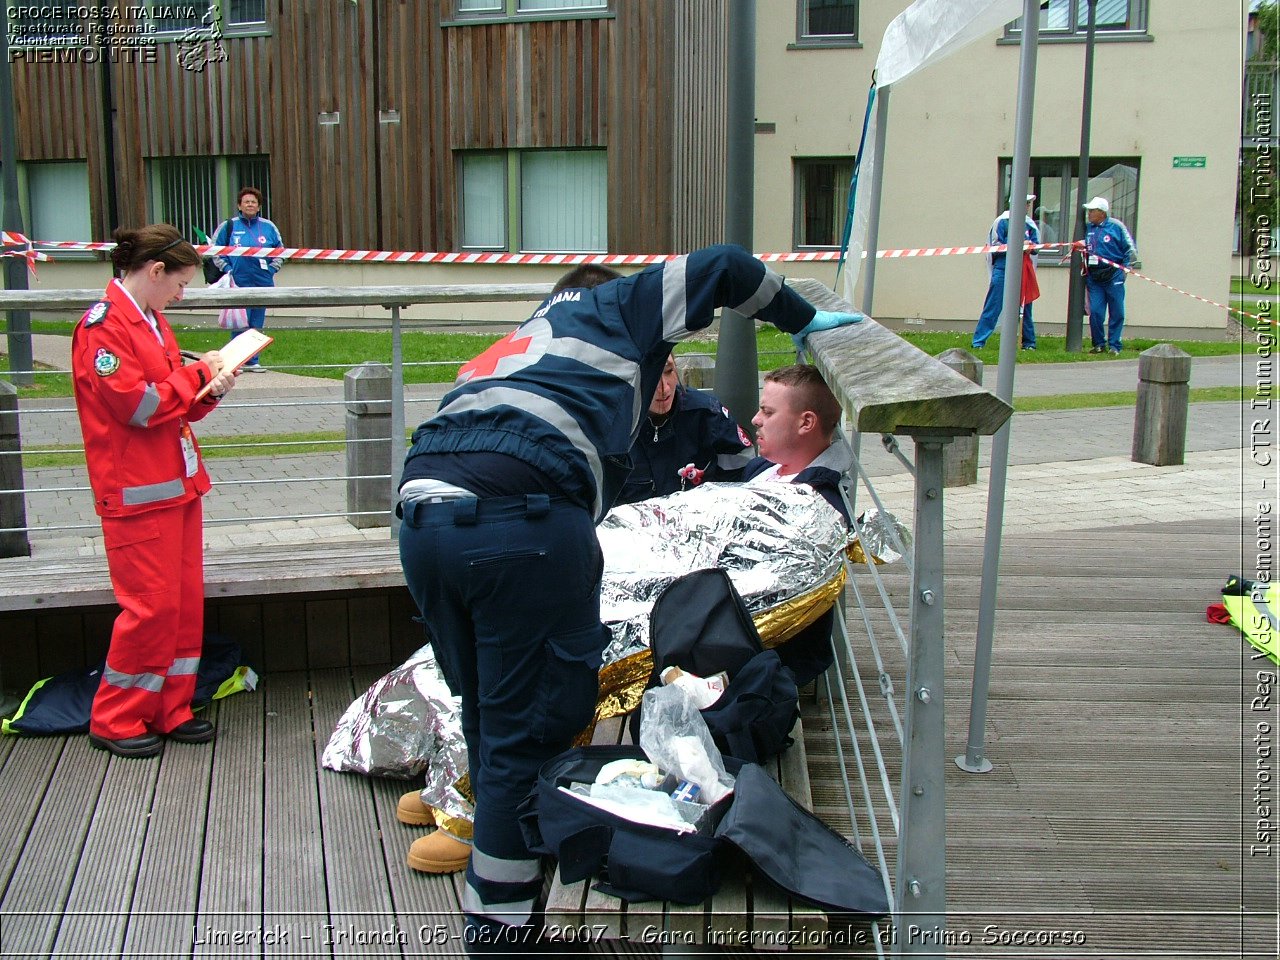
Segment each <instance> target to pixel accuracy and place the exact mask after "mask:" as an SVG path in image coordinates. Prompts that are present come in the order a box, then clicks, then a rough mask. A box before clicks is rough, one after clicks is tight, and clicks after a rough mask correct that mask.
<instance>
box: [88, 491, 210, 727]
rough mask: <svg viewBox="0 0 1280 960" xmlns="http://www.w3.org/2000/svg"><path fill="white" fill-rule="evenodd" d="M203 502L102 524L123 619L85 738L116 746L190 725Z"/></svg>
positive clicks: (199, 625) (200, 619)
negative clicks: (118, 742) (149, 733)
mask: <svg viewBox="0 0 1280 960" xmlns="http://www.w3.org/2000/svg"><path fill="white" fill-rule="evenodd" d="M200 510H201V508H200V498H199V497H193V498H192V499H191V500H188V501H187V502H186V503H182V504H179V505H178V506H175V507H165V508H162V509H159V510H151V511H148V512H147V513H142V514H137V515H135V516H131V517H103V518H102V533H103V537H104V539H105V541H106V547H107V568H108V570H110V572H111V586H112V588H114V590H115V594H116V602H117V603H118V604H119V605H120V615H119V616H118V617H116V622H115V627H114V629H113V630H112V632H111V647H110V649H108V651H107V669H106V670H105V671H104V672H103V675H102V683H101V684H100V685H99V687H98V693H97V696H95V697H94V700H93V711H92V712H91V714H90V716H89V731H90V732H91V733H94V734H97V735H98V736H100V737H108V738H110V739H112V740H120V739H123V738H125V737H136V736H139V735H141V734H143V733H146V732H147V731H148V730H153V731H155V732H157V733H167V732H168V731H170V730H172V729H173V728H174V727H176V726H178V725H179V724H181V723H183V722H185V721H187V720H190V719H191V697H192V695H193V694H194V693H195V688H196V668H197V667H198V666H199V664H200V647H201V641H202V638H203V636H204V542H203V534H202V521H201V513H200Z"/></svg>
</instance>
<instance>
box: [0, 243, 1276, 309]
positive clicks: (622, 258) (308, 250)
mask: <svg viewBox="0 0 1280 960" xmlns="http://www.w3.org/2000/svg"><path fill="white" fill-rule="evenodd" d="M1076 245H1077V246H1079V244H1076ZM193 246H194V247H195V249H196V252H198V253H200V254H202V255H204V256H222V257H264V258H268V259H276V258H280V259H285V260H302V261H307V262H321V263H439V264H458V265H462V266H470V265H475V266H499V265H512V266H517V265H518V266H562V267H575V266H579V265H581V264H598V265H601V266H607V267H643V266H649V265H650V264H654V263H664V262H666V261H668V260H673V259H675V258H676V257H677V256H678V254H674V253H667V254H626V253H427V252H422V251H409V250H330V249H321V248H315V247H229V246H217V245H214V244H193ZM1072 246H1073V244H1072V243H1069V242H1062V243H1036V244H1031V243H1029V244H1026V246H1025V247H1024V250H1027V251H1033V252H1040V251H1044V250H1056V249H1061V250H1063V251H1064V252H1065V251H1067V250H1070V249H1071V247H1072ZM0 247H23V248H24V249H21V250H3V251H0V257H25V258H26V259H27V265H28V267H30V268H31V270H32V271H33V272H34V270H35V263H34V261H37V260H51V259H52V258H51V257H50V256H49V255H48V253H47V252H46V251H51V250H67V251H72V250H74V251H106V250H113V249H115V244H114V243H88V242H79V241H58V240H35V241H32V240H29V239H27V238H26V237H24V236H23V235H22V234H20V233H7V232H4V231H0ZM37 248H39V249H37ZM1007 250H1008V247H1007V246H1006V245H1005V244H979V245H977V246H968V247H910V248H904V249H900V250H877V251H876V258H877V259H885V260H897V259H904V258H911V257H953V256H969V255H972V254H977V253H1005V252H1006V251H1007ZM756 256H757V257H758V258H759V259H761V260H763V261H766V262H769V263H831V262H834V261H837V260H839V259H840V253H839V251H837V250H810V251H801V252H792V253H761V254H757V255H756ZM863 257H866V252H865V251H864V252H863ZM1098 259H1099V260H1102V262H1103V263H1108V264H1111V266H1114V267H1119V268H1120V269H1121V270H1123V271H1124V272H1125V273H1130V274H1133V275H1134V276H1135V277H1140V278H1141V279H1143V280H1146V281H1147V282H1148V283H1154V284H1155V285H1156V286H1158V287H1164V288H1165V289H1166V290H1172V291H1173V292H1174V293H1180V294H1182V295H1183V296H1184V297H1190V298H1191V299H1192V300H1199V301H1200V302H1201V303H1207V304H1208V305H1209V306H1212V307H1217V308H1219V309H1221V310H1226V311H1228V312H1230V313H1234V314H1238V315H1239V316H1242V317H1248V318H1249V319H1251V320H1260V321H1262V322H1264V323H1275V322H1276V320H1275V318H1273V317H1262V316H1258V315H1256V314H1252V313H1246V312H1245V311H1244V310H1241V309H1239V308H1238V307H1232V306H1229V305H1228V304H1225V303H1219V302H1218V301H1216V300H1210V299H1208V298H1207V297H1202V296H1200V295H1198V294H1195V293H1191V292H1190V291H1189V290H1183V289H1181V288H1179V287H1175V286H1173V285H1172V284H1168V283H1165V282H1164V281H1162V280H1157V279H1155V278H1154V277H1148V276H1147V275H1146V274H1144V273H1139V272H1138V271H1137V270H1134V269H1133V268H1132V267H1128V266H1125V265H1124V264H1120V263H1114V262H1112V261H1110V260H1106V259H1105V258H1102V257H1099V258H1098Z"/></svg>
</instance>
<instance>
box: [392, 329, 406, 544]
mask: <svg viewBox="0 0 1280 960" xmlns="http://www.w3.org/2000/svg"><path fill="white" fill-rule="evenodd" d="M405 452H406V450H405V440H404V344H403V342H402V340H401V329H400V307H399V306H398V305H394V304H393V305H392V307H391V503H392V507H393V509H392V512H391V538H392V539H393V540H394V539H396V538H397V537H399V536H400V519H399V518H398V517H397V516H396V515H395V510H394V506H395V504H396V502H397V501H398V500H399V499H400V475H401V474H402V473H403V472H404V455H405Z"/></svg>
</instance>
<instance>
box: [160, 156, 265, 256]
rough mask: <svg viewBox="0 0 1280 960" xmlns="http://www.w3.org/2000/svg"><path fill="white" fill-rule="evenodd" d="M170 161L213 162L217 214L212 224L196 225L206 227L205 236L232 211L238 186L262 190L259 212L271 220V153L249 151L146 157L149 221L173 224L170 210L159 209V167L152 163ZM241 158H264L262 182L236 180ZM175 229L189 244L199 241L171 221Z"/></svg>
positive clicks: (210, 235) (242, 159) (211, 237)
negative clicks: (264, 174)
mask: <svg viewBox="0 0 1280 960" xmlns="http://www.w3.org/2000/svg"><path fill="white" fill-rule="evenodd" d="M171 160H212V161H213V193H214V206H215V207H217V210H218V212H217V216H216V217H215V218H214V221H213V223H211V224H208V225H207V226H206V225H204V224H198V226H199V227H200V229H201V230H206V229H207V230H209V231H210V233H209V238H210V240H212V239H213V233H212V231H213V230H216V229H217V227H218V224H220V223H222V221H223V220H226V219H227V218H228V217H230V216H232V215H233V214H234V213H235V210H236V193H237V192H238V191H239V189H240V188H241V187H245V186H248V187H256V188H257V189H259V190H261V191H262V195H263V200H264V203H263V211H264V212H263V213H262V216H264V217H265V218H266V219H268V220H270V219H271V154H269V153H249V154H218V155H209V154H191V155H188V156H166V157H147V158H146V173H147V213H148V216H149V217H150V219H151V221H152V222H153V223H160V222H164V223H173V220H172V219H171V216H170V211H167V210H162V209H161V203H160V197H161V188H160V176H161V173H160V168H159V167H158V166H156V164H157V162H159V163H164V162H166V161H171ZM244 160H254V161H259V160H265V161H266V164H267V180H266V182H264V183H240V182H239V180H238V178H237V174H238V172H239V164H240V163H241V161H244ZM174 226H176V227H177V228H178V231H179V232H180V233H182V235H183V236H184V237H187V239H188V240H190V241H191V242H192V243H198V242H200V241H199V240H197V239H196V238H195V237H190V236H187V234H186V232H185V230H184V229H183V227H182V225H181V224H176V223H175V224H174Z"/></svg>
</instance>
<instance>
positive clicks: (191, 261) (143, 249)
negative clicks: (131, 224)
mask: <svg viewBox="0 0 1280 960" xmlns="http://www.w3.org/2000/svg"><path fill="white" fill-rule="evenodd" d="M111 239H112V240H114V241H115V242H116V248H115V249H114V250H112V251H111V262H112V263H113V264H114V265H115V268H116V270H117V271H118V272H120V273H122V274H123V273H129V272H130V271H132V270H138V269H140V268H141V267H142V266H143V265H145V264H146V263H148V262H150V261H152V260H158V261H160V263H162V264H164V268H165V269H166V270H178V269H181V268H182V267H198V266H199V265H200V254H198V253H196V248H195V247H193V246H192V245H191V244H190V243H188V242H187V239H186V238H185V237H184V236H183V235H182V234H180V233H179V232H178V228H177V227H174V226H171V225H170V224H167V223H152V224H148V225H147V226H145V227H135V228H132V229H130V228H128V227H120V228H118V229H117V230H116V232H115V233H113V234H112V235H111Z"/></svg>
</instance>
